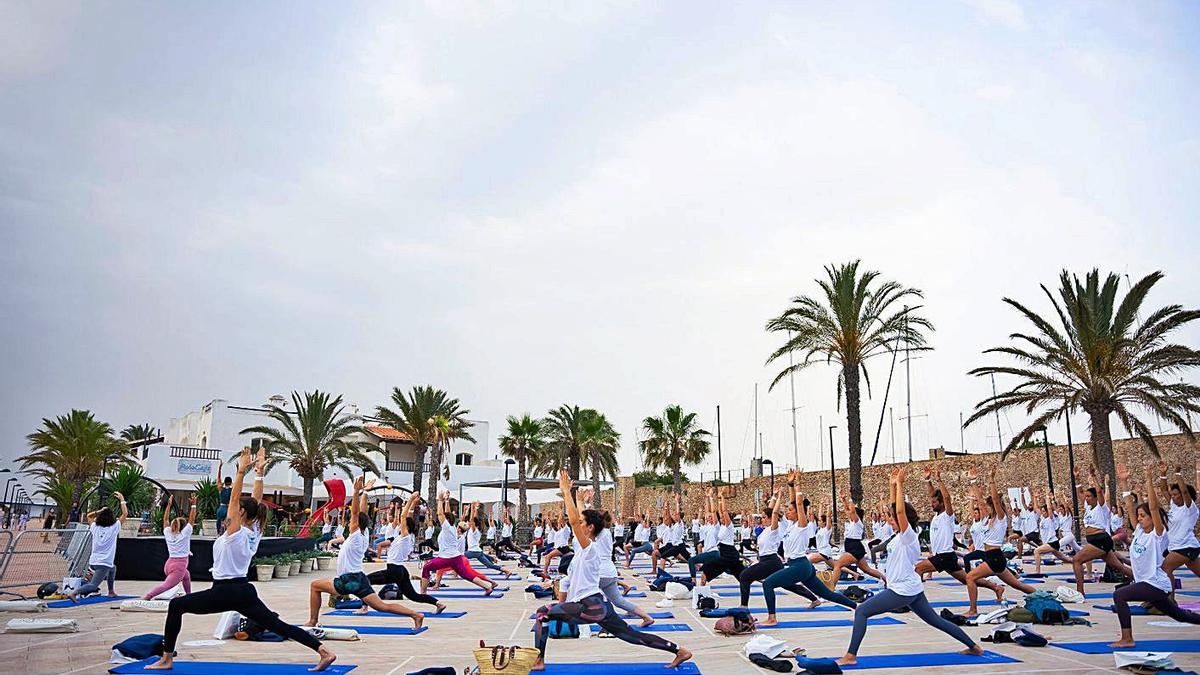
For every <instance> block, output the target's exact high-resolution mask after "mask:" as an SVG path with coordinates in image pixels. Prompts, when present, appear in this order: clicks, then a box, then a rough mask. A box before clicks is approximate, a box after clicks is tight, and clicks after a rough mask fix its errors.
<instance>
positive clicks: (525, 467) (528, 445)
mask: <svg viewBox="0 0 1200 675" xmlns="http://www.w3.org/2000/svg"><path fill="white" fill-rule="evenodd" d="M507 422H508V431H507V433H505V434H504V435H503V436H501V437H500V453H501V454H503V455H504V456H505V457H511V458H512V459H514V460H516V462H517V522H518V523H519V524H520V525H528V524H529V501H528V497H527V488H526V485H527V483H528V480H529V467H530V465H532V464H535V463H537V461H538V457H539V456H540V455H541V453H542V451H543V449H544V447H545V444H546V431H545V429H544V427H543V425H542V421H541V420H539V419H535V418H533V417H531V416H530V415H529V413H525V414H524V415H521V416H520V417H514V416H512V415H509V416H508V420H507Z"/></svg>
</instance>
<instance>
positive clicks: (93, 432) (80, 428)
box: [18, 410, 133, 506]
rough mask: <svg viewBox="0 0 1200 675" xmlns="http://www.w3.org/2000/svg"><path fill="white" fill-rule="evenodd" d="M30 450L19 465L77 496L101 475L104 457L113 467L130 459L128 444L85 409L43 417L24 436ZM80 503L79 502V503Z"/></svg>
mask: <svg viewBox="0 0 1200 675" xmlns="http://www.w3.org/2000/svg"><path fill="white" fill-rule="evenodd" d="M25 438H26V440H28V441H29V447H30V449H31V450H32V452H30V453H29V454H28V455H25V456H24V457H21V458H19V459H18V461H19V462H20V463H21V469H22V470H24V471H25V473H28V474H30V475H33V476H37V477H39V478H41V479H42V480H43V484H49V482H50V481H64V482H67V483H70V484H71V486H72V494H73V495H74V496H75V498H79V497H81V496H82V495H83V494H84V490H83V488H84V486H85V485H87V484H88V483H91V482H94V481H95V480H97V479H98V478H99V477H100V473H101V470H102V469H103V468H104V466H105V464H106V458H107V457H110V456H114V459H113V460H109V461H108V462H107V463H108V464H112V465H113V466H114V467H115V466H117V465H120V464H124V463H128V462H132V461H133V457H132V456H131V455H130V452H129V446H128V445H126V444H125V443H123V442H122V441H120V440H118V439H117V438H115V437H114V436H113V429H112V427H111V426H109V424H108V423H107V422H101V421H99V420H97V419H96V418H95V417H94V416H93V415H92V413H91V412H90V411H88V410H72V411H71V412H70V413H68V414H66V415H60V416H59V417H57V418H56V419H54V420H50V419H43V420H42V427H41V428H40V429H38V430H37V431H35V432H33V433H32V434H29V435H28V436H26V437H25ZM81 506H82V505H81Z"/></svg>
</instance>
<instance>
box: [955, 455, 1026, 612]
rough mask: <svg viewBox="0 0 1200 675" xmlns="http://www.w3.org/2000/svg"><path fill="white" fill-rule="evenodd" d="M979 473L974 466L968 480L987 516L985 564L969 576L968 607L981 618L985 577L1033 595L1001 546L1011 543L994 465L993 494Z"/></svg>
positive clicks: (984, 539) (984, 538)
mask: <svg viewBox="0 0 1200 675" xmlns="http://www.w3.org/2000/svg"><path fill="white" fill-rule="evenodd" d="M977 476H978V474H977V473H976V471H975V467H971V468H970V469H968V470H967V478H968V479H969V480H970V481H971V491H972V492H973V493H974V494H975V500H976V501H977V502H979V503H981V504H983V511H984V515H985V516H987V527H985V528H983V564H982V565H980V566H978V567H976V568H975V569H973V570H971V571H970V572H968V573H967V599H968V601H969V605H968V606H967V613H966V616H968V617H974V616H978V615H979V608H978V604H977V603H978V598H979V582H980V581H982V580H983V579H985V578H986V577H989V576H992V575H995V576H997V577H999V579H1000V581H1003V582H1004V583H1006V584H1008V585H1009V586H1011V587H1013V588H1015V589H1017V590H1018V591H1020V592H1022V593H1026V594H1028V593H1032V592H1033V591H1034V590H1035V589H1034V588H1033V586H1030V585H1029V584H1026V583H1024V582H1022V581H1021V580H1020V579H1019V578H1018V577H1017V575H1016V574H1014V573H1013V571H1012V570H1010V569H1008V559H1007V558H1005V557H1004V551H1003V550H1001V547H1002V546H1004V542H1005V541H1007V540H1008V505H1007V502H1005V501H1004V500H1003V499H1001V498H1000V492H999V490H998V489H997V488H996V465H992V468H991V472H990V473H989V474H988V478H989V480H988V485H989V487H990V488H991V491H990V492H989V493H988V495H987V496H986V497H985V496H984V494H983V488H981V487H980V486H979V479H978V478H977Z"/></svg>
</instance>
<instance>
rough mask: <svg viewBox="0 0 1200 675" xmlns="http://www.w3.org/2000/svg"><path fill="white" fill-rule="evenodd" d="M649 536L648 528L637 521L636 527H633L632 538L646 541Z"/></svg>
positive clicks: (640, 541)
mask: <svg viewBox="0 0 1200 675" xmlns="http://www.w3.org/2000/svg"><path fill="white" fill-rule="evenodd" d="M649 537H650V528H648V527H646V526H645V525H643V524H641V523H638V524H637V527H635V528H633V540H634V541H636V542H639V543H643V544H644V543H646V539H648V538H649Z"/></svg>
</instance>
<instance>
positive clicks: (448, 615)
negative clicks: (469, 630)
mask: <svg viewBox="0 0 1200 675" xmlns="http://www.w3.org/2000/svg"><path fill="white" fill-rule="evenodd" d="M421 613H422V614H424V615H425V618H427V619H457V618H459V617H460V616H466V615H467V613H466V612H442V613H441V614H437V613H434V612H421ZM325 616H363V617H368V616H369V617H390V618H393V619H407V618H408V617H406V616H402V615H400V614H392V613H391V612H376V611H375V610H371V611H369V612H367V613H366V614H359V613H357V612H352V611H350V610H348V609H335V610H333V611H332V612H325Z"/></svg>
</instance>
